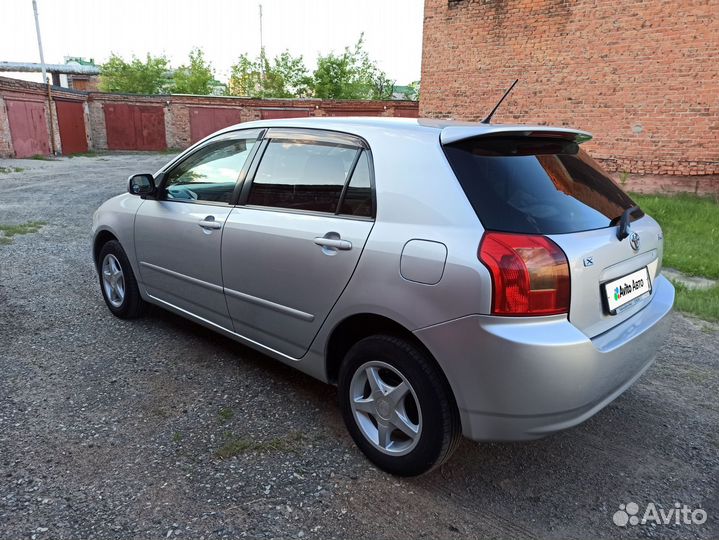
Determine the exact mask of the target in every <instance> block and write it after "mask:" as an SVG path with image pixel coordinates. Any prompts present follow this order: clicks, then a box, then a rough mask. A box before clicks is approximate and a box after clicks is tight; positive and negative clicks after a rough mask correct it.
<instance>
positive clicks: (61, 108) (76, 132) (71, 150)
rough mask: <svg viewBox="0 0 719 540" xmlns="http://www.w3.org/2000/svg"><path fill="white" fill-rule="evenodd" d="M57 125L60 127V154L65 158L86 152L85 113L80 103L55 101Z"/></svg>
mask: <svg viewBox="0 0 719 540" xmlns="http://www.w3.org/2000/svg"><path fill="white" fill-rule="evenodd" d="M55 110H56V111H57V123H58V124H59V126H60V143H61V144H62V153H63V154H65V155H66V156H68V155H70V154H79V153H81V152H87V134H86V132H85V113H84V110H83V106H82V102H80V101H65V100H60V99H56V100H55Z"/></svg>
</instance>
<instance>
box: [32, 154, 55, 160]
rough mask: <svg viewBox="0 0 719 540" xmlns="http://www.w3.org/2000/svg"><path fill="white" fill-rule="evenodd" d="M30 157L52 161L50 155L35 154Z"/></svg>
mask: <svg viewBox="0 0 719 540" xmlns="http://www.w3.org/2000/svg"><path fill="white" fill-rule="evenodd" d="M30 159H34V160H35V161H53V159H52V158H51V157H50V156H45V155H43V154H35V155H34V156H31V157H30Z"/></svg>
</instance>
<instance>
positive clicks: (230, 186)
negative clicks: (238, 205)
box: [165, 131, 259, 203]
mask: <svg viewBox="0 0 719 540" xmlns="http://www.w3.org/2000/svg"><path fill="white" fill-rule="evenodd" d="M258 136H259V131H252V132H247V133H245V134H242V135H239V134H231V135H227V136H221V137H219V138H218V139H217V140H213V141H210V142H209V143H208V144H206V145H205V146H203V147H202V148H201V149H200V150H198V151H197V152H195V153H193V154H192V155H190V156H189V157H188V158H187V159H185V160H184V161H183V162H181V163H180V164H179V165H177V166H176V167H175V168H174V169H172V170H171V171H170V173H169V174H168V176H167V180H166V183H165V198H166V199H167V200H181V201H209V202H216V203H229V202H230V200H231V199H232V193H233V192H234V190H235V185H236V183H237V179H238V177H239V175H240V171H241V170H242V167H243V165H244V164H245V162H246V161H247V157H248V156H249V155H250V151H251V150H252V148H253V146H254V145H255V144H256V143H257V138H258Z"/></svg>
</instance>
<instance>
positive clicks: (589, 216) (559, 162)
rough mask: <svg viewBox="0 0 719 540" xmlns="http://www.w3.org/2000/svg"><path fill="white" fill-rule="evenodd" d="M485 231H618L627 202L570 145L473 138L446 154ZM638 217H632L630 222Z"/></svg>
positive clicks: (604, 175)
mask: <svg viewBox="0 0 719 540" xmlns="http://www.w3.org/2000/svg"><path fill="white" fill-rule="evenodd" d="M444 152H445V155H446V156H447V159H448V160H449V163H450V165H451V166H452V169H453V170H454V173H455V175H456V176H457V179H458V180H459V183H460V184H461V186H462V188H463V189H464V192H465V194H466V195H467V198H468V199H469V202H470V203H471V204H472V207H473V208H474V210H475V211H476V212H477V216H478V217H479V219H480V221H481V222H482V225H483V226H484V227H485V229H487V230H494V231H503V232H516V233H524V234H531V233H537V234H563V233H572V232H579V231H587V230H592V229H602V228H605V227H609V226H611V225H615V224H616V223H617V222H618V221H619V218H620V217H621V215H622V213H623V212H624V210H626V209H627V208H629V207H631V206H634V202H633V201H632V199H631V198H630V197H629V196H628V195H627V194H626V193H625V192H624V191H622V189H621V188H620V187H619V186H618V185H617V184H616V183H614V181H613V180H612V179H611V178H610V177H609V176H608V175H607V173H606V172H604V171H603V170H602V168H601V166H600V165H599V164H598V163H597V162H595V161H594V160H593V159H592V158H590V157H589V155H588V154H587V153H586V152H585V151H584V150H581V149H580V148H579V145H578V144H577V143H575V142H571V141H566V140H560V139H552V138H534V137H489V138H482V137H478V138H475V139H468V140H463V141H459V142H457V143H452V144H449V145H446V146H445V147H444ZM642 215H643V214H642V213H641V212H635V213H634V214H633V215H632V219H633V220H634V219H638V218H640V217H641V216H642Z"/></svg>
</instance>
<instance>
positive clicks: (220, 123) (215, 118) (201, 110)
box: [190, 107, 242, 143]
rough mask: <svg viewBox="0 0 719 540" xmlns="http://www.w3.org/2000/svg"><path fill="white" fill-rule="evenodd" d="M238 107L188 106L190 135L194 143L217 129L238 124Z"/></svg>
mask: <svg viewBox="0 0 719 540" xmlns="http://www.w3.org/2000/svg"><path fill="white" fill-rule="evenodd" d="M241 121H242V120H240V109H228V108H226V107H190V137H191V139H192V142H193V143H195V142H197V141H199V140H200V139H204V138H205V137H207V136H208V135H210V134H211V133H214V132H215V131H217V130H218V129H222V128H226V127H227V126H231V125H233V124H239V123H240V122H241Z"/></svg>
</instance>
